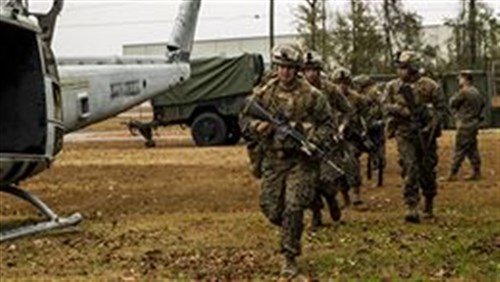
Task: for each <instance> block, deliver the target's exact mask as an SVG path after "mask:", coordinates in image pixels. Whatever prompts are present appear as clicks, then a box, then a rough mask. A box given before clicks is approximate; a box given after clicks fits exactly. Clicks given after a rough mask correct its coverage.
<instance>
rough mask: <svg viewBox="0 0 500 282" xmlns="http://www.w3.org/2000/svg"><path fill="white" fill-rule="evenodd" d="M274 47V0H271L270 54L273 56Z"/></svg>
mask: <svg viewBox="0 0 500 282" xmlns="http://www.w3.org/2000/svg"><path fill="white" fill-rule="evenodd" d="M273 48H274V0H269V54H270V57H269V58H270V59H271V58H272V53H273Z"/></svg>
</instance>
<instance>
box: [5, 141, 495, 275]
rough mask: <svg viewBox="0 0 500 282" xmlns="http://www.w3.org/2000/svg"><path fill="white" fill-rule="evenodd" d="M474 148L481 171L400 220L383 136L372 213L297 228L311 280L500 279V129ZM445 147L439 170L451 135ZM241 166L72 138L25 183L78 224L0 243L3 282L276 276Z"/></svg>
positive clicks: (8, 207) (176, 149) (269, 231)
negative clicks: (428, 213) (423, 216)
mask: <svg viewBox="0 0 500 282" xmlns="http://www.w3.org/2000/svg"><path fill="white" fill-rule="evenodd" d="M183 134H185V133H183ZM480 144H481V151H482V152H483V159H484V174H485V175H484V176H485V179H484V180H481V181H479V182H476V183H469V182H456V183H440V189H439V196H438V198H437V201H438V202H437V208H436V213H437V216H438V217H437V219H436V220H434V221H428V222H424V223H423V224H421V225H407V224H404V223H403V222H402V215H403V206H402V201H401V198H402V196H401V189H400V182H401V181H400V179H399V175H398V172H399V169H398V168H397V166H396V162H395V160H396V159H397V158H396V155H395V147H394V144H393V143H392V142H390V143H389V147H388V155H389V164H388V169H387V176H386V186H385V187H383V188H380V189H378V188H377V189H374V188H365V192H364V193H365V199H366V200H367V202H368V204H369V207H370V208H369V210H368V211H366V212H358V211H354V210H347V211H346V213H345V216H344V218H343V219H344V222H345V223H344V224H341V225H330V226H329V227H328V228H325V229H324V230H321V231H319V232H317V233H311V232H308V233H306V234H305V236H304V238H303V242H304V256H303V257H302V258H301V259H300V265H301V268H302V269H303V271H304V273H305V274H306V275H307V276H308V277H311V278H312V279H319V280H324V279H326V278H332V277H333V278H348V279H356V278H359V279H361V280H363V281H366V280H380V279H384V278H393V279H396V280H400V279H410V280H413V281H415V280H419V279H423V280H432V279H437V280H441V279H458V280H464V281H470V280H477V281H493V280H498V279H500V224H499V223H500V179H499V173H500V161H499V153H500V148H499V147H498V145H499V144H500V133H499V132H498V131H488V132H484V133H482V134H481V136H480ZM440 145H441V148H440V156H441V162H440V165H439V174H440V175H444V174H445V173H446V169H447V167H448V162H449V158H450V153H451V149H452V147H451V145H452V138H451V133H450V132H447V133H445V135H444V136H443V137H442V138H441V140H440ZM246 162H247V159H246V155H245V150H244V148H243V147H242V146H239V147H220V148H195V147H193V146H192V145H191V143H190V141H189V139H188V137H186V139H185V140H184V141H182V140H181V141H175V142H171V141H169V140H163V141H161V142H160V143H159V147H158V148H155V149H148V150H146V149H143V148H142V143H141V142H131V141H126V142H125V141H124V142H110V143H103V142H96V143H70V144H67V145H66V147H65V151H64V152H63V153H62V154H61V155H60V156H59V159H58V160H57V161H56V162H55V164H54V166H53V168H52V169H51V170H49V171H47V172H45V173H43V174H41V175H39V176H37V177H35V178H33V179H31V180H30V181H28V182H27V183H25V184H24V185H25V186H26V187H27V188H29V189H30V191H33V192H35V193H37V194H38V195H40V196H41V197H42V198H43V199H45V200H46V201H47V202H49V203H51V204H52V205H53V206H54V207H55V208H56V209H57V210H58V211H63V212H64V213H65V214H66V213H70V212H72V211H79V212H81V213H83V215H84V217H85V221H84V222H83V223H82V225H81V226H79V227H78V228H77V229H76V230H71V231H64V232H53V233H50V234H44V235H40V236H36V237H31V238H26V239H21V240H17V241H14V242H10V243H7V244H3V245H0V277H1V280H2V281H3V280H4V279H30V278H31V279H34V278H35V277H36V278H37V279H42V278H43V279H49V280H70V281H73V280H82V281H84V280H88V279H93V280H102V279H105V278H106V279H112V280H113V279H116V280H128V281H131V280H133V279H136V280H157V279H159V278H166V277H169V278H177V279H187V278H200V279H210V278H215V277H217V278H221V279H246V278H252V279H257V280H270V279H276V278H277V275H278V270H279V263H280V255H279V254H278V253H277V236H276V229H275V228H274V227H273V226H271V225H270V224H269V223H268V222H267V221H266V220H265V218H264V217H263V216H262V215H261V213H260V211H259V208H258V194H259V188H258V183H257V182H256V181H255V180H254V179H253V178H252V177H251V176H250V174H249V172H248V169H247V163H246ZM467 169H468V166H465V167H464V169H463V170H467ZM370 186H371V183H366V185H365V187H370ZM0 201H1V205H0V215H1V216H2V221H1V222H2V223H3V224H4V225H5V224H7V223H8V222H11V221H12V220H14V221H19V220H23V219H26V218H30V217H34V215H33V211H32V210H31V209H30V208H27V207H26V206H25V205H24V204H20V203H18V202H17V201H12V200H11V199H10V198H7V197H5V196H4V195H1V196H0ZM307 220H309V217H308V218H307Z"/></svg>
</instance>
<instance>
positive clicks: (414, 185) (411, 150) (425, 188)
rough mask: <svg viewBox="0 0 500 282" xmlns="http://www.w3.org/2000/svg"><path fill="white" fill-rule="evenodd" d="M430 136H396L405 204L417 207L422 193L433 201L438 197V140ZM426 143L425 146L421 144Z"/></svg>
mask: <svg viewBox="0 0 500 282" xmlns="http://www.w3.org/2000/svg"><path fill="white" fill-rule="evenodd" d="M427 137H428V135H426V134H422V138H419V137H418V135H416V134H405V135H400V134H397V135H396V141H397V146H398V152H399V164H400V166H401V171H402V173H401V176H402V178H403V181H404V186H403V189H404V191H403V196H404V201H405V204H406V205H408V206H415V205H417V204H418V202H419V201H420V191H419V190H421V191H422V194H423V195H424V197H426V198H429V199H432V198H434V197H435V196H436V195H437V182H436V166H437V163H438V155H437V141H436V138H432V139H431V140H429V139H427ZM421 143H424V144H421Z"/></svg>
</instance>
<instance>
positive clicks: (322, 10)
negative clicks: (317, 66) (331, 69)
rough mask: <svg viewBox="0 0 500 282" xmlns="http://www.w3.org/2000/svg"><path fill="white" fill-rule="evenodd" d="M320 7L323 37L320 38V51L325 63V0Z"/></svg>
mask: <svg viewBox="0 0 500 282" xmlns="http://www.w3.org/2000/svg"><path fill="white" fill-rule="evenodd" d="M322 4H323V5H322V7H321V20H322V25H323V34H322V35H323V38H322V41H323V42H322V45H323V46H322V48H321V49H322V51H323V54H322V55H323V62H324V63H326V0H323V3H322Z"/></svg>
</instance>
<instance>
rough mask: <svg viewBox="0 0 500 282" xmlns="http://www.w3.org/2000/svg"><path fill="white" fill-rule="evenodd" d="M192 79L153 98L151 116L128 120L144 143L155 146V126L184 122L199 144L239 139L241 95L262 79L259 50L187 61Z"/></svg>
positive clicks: (236, 141)
mask: <svg viewBox="0 0 500 282" xmlns="http://www.w3.org/2000/svg"><path fill="white" fill-rule="evenodd" d="M191 71H192V73H191V78H189V79H188V80H187V81H185V82H184V83H182V84H181V85H179V86H177V87H174V88H173V89H171V90H169V91H167V92H165V93H163V94H161V95H159V96H156V97H155V98H153V99H152V100H151V105H152V107H153V119H152V121H151V122H148V123H142V122H139V121H137V120H132V121H130V122H128V123H127V126H128V128H129V130H130V131H131V132H132V133H136V132H139V133H140V134H141V135H142V136H143V137H144V138H145V139H146V142H145V145H146V147H154V146H155V145H156V144H155V142H154V140H153V134H152V132H153V130H154V129H156V128H158V127H160V126H170V125H184V126H188V127H189V128H190V130H191V136H192V138H193V141H194V143H195V144H196V145H197V146H217V145H232V144H236V143H238V142H239V140H240V137H241V130H240V127H239V125H238V115H239V113H240V109H241V105H242V103H243V102H244V99H245V98H246V97H247V96H248V95H250V94H251V93H252V91H253V88H254V87H255V86H256V85H257V84H259V83H260V80H261V78H262V75H263V73H264V61H263V58H262V56H261V55H260V54H246V53H245V54H242V55H241V56H237V57H211V58H199V59H193V60H192V61H191Z"/></svg>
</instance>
